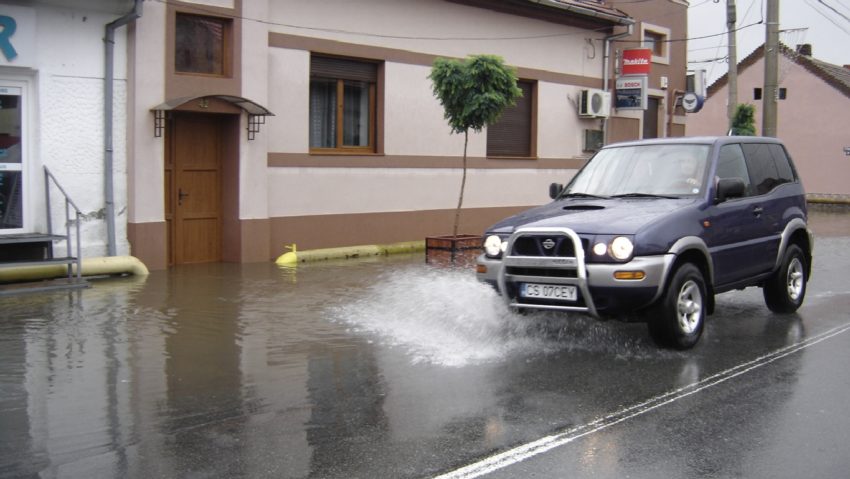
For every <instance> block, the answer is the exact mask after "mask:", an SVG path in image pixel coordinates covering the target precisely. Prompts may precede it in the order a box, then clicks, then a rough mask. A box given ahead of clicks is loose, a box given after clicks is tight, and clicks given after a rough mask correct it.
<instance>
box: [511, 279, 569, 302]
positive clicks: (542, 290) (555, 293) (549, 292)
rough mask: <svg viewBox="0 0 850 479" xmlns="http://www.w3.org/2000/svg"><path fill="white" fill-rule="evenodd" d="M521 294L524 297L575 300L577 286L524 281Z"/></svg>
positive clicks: (520, 290)
mask: <svg viewBox="0 0 850 479" xmlns="http://www.w3.org/2000/svg"><path fill="white" fill-rule="evenodd" d="M519 295H520V296H522V297H523V298H541V299H555V300H560V301H575V300H576V299H577V293H576V287H575V286H569V285H563V284H537V283H522V284H521V286H520V289H519Z"/></svg>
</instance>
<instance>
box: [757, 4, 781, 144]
mask: <svg viewBox="0 0 850 479" xmlns="http://www.w3.org/2000/svg"><path fill="white" fill-rule="evenodd" d="M778 78H779V0H767V29H766V34H765V42H764V96H762V111H761V112H762V120H761V134H762V135H763V136H776V110H777V108H776V94H777V87H778V86H779V85H778V83H779V79H778Z"/></svg>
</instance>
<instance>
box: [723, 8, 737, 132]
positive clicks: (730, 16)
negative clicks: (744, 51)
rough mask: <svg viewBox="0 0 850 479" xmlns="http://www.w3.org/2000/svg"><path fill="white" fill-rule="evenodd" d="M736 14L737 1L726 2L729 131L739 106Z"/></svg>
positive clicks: (727, 112)
mask: <svg viewBox="0 0 850 479" xmlns="http://www.w3.org/2000/svg"><path fill="white" fill-rule="evenodd" d="M737 21H738V19H737V14H736V13H735V0H727V1H726V30H727V32H728V35H729V72H728V73H727V74H726V78H727V79H728V80H729V98H728V100H727V102H728V104H727V105H726V117H727V118H728V119H729V125H728V128H727V129H730V130H731V129H732V123H733V122H734V121H735V108H737V106H738V47H737V45H736V42H735V24H736V23H737Z"/></svg>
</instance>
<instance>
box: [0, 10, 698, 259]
mask: <svg viewBox="0 0 850 479" xmlns="http://www.w3.org/2000/svg"><path fill="white" fill-rule="evenodd" d="M650 3H651V5H643V4H621V3H616V5H617V7H618V8H622V9H623V10H619V9H617V8H613V7H612V6H611V5H612V4H611V3H606V2H603V1H596V0H540V1H537V0H535V1H531V0H492V1H484V0H455V1H444V0H415V1H414V0H399V1H394V2H386V1H380V0H360V1H357V2H351V1H346V0H328V1H323V2H304V1H299V0H250V1H248V0H193V1H179V0H169V1H145V2H142V1H141V0H137V1H135V2H134V1H129V0H111V1H110V0H68V1H59V0H50V1H45V0H40V1H35V2H31V3H27V4H25V5H26V6H21V5H22V4H21V3H20V2H14V5H9V6H7V5H6V3H3V2H2V0H0V9H2V10H0V15H9V16H12V17H14V18H21V19H25V20H24V21H22V22H21V23H20V25H21V26H22V28H20V29H19V30H18V33H17V34H16V36H14V37H12V42H13V44H15V45H16V46H18V47H19V49H20V51H21V52H22V54H21V55H20V57H19V58H18V59H17V60H8V59H6V60H5V61H4V60H3V59H0V83H1V84H0V87H2V86H3V85H11V86H13V87H14V86H16V85H23V87H22V88H23V89H22V90H20V91H22V92H23V93H22V99H21V100H20V102H19V103H18V105H20V108H21V109H20V114H21V118H22V119H23V120H22V121H23V125H24V127H23V130H24V131H23V133H22V134H21V135H19V137H20V138H23V140H22V141H21V145H23V146H24V151H25V153H24V156H23V161H22V162H21V165H19V166H17V167H16V168H17V169H18V170H21V171H22V172H23V175H24V176H26V177H27V179H26V182H27V184H28V185H29V187H28V188H27V189H26V190H25V193H23V194H22V195H21V202H22V204H23V205H24V208H23V210H22V215H21V217H22V222H21V224H20V225H15V227H14V228H6V227H4V229H3V230H2V231H0V234H2V233H10V232H12V233H14V232H27V231H39V230H43V227H44V225H45V223H46V218H44V214H43V213H42V211H43V204H44V200H43V197H44V192H43V184H42V182H41V179H40V178H41V177H40V175H41V168H42V166H49V167H50V168H51V169H52V170H53V171H54V173H56V175H57V177H58V178H59V180H60V181H63V182H64V184H65V186H66V189H67V190H68V192H69V194H70V195H71V197H72V198H73V199H74V200H75V201H77V202H78V203H80V204H81V207H82V209H83V210H84V212H85V213H86V216H85V219H84V231H83V244H84V256H101V255H104V254H105V253H106V251H107V244H111V245H112V246H113V247H114V248H115V250H116V251H117V252H118V253H119V254H126V253H129V254H132V255H134V256H137V257H138V258H140V259H141V260H142V261H143V262H144V263H145V264H146V265H148V267H149V268H151V269H161V268H166V267H168V266H169V265H173V264H183V263H195V262H210V261H231V262H250V261H268V260H270V259H273V258H274V257H276V256H278V255H280V254H281V253H283V252H285V251H286V247H287V246H288V245H291V244H293V243H295V244H297V245H298V248H299V249H312V248H322V247H333V246H345V245H356V244H371V243H390V242H395V241H407V240H418V239H423V238H424V237H425V236H427V235H434V234H445V233H448V232H449V231H450V229H451V225H452V217H453V210H454V207H455V205H456V202H457V193H458V189H459V186H460V157H461V155H462V152H463V137H462V136H461V135H451V134H450V129H449V127H448V125H447V123H446V121H445V119H444V118H443V111H442V108H441V106H440V104H439V102H438V101H437V100H436V99H435V98H434V95H433V93H432V91H431V83H430V81H429V80H428V78H427V76H428V73H429V72H430V67H431V64H432V62H433V61H434V59H435V58H437V57H438V56H448V57H456V58H463V57H466V56H468V55H471V54H478V53H489V54H496V55H499V56H501V57H503V58H504V59H505V61H506V63H508V64H509V65H511V66H514V67H516V68H517V71H518V76H519V78H520V87H521V88H522V89H523V92H524V97H523V99H522V100H520V101H519V103H518V104H517V105H516V106H515V107H511V108H510V109H508V110H507V111H506V112H505V115H504V116H503V118H502V119H501V120H500V122H499V124H497V125H494V126H493V127H492V128H490V129H489V130H485V131H483V132H481V133H480V134H472V135H470V140H469V156H470V170H469V179H468V184H467V190H466V197H465V200H464V211H463V215H462V219H461V232H464V233H479V232H480V231H482V230H483V229H484V228H485V227H486V226H487V225H489V224H491V223H492V222H494V221H496V220H497V219H499V218H502V217H504V216H506V215H508V214H511V213H513V212H515V211H518V210H520V209H524V208H527V207H529V206H533V205H537V204H540V203H542V202H545V201H546V200H547V192H548V185H549V183H551V182H553V181H559V182H564V181H567V180H569V178H570V177H571V176H572V175H573V174H574V173H575V171H577V169H578V168H580V167H581V166H582V165H583V164H584V162H585V161H586V159H587V157H588V156H589V155H590V154H591V153H592V151H593V149H594V148H595V146H594V145H592V144H590V143H589V142H588V140H587V139H588V138H590V137H592V136H593V134H596V135H598V134H599V133H601V132H603V131H604V132H607V133H606V134H605V135H604V136H602V137H603V138H607V141H608V142H610V141H617V140H626V139H635V138H640V137H647V136H675V135H682V134H684V116H683V114H682V113H681V111H678V112H677V111H676V110H675V109H674V108H672V105H674V104H675V100H676V98H677V95H679V94H681V93H682V90H684V84H685V72H686V62H685V51H686V47H685V43H684V42H678V41H670V40H677V39H681V38H685V37H686V36H687V32H686V30H685V27H684V25H686V23H687V22H686V17H687V2H684V1H681V0H659V1H656V2H650ZM142 5H143V8H141V7H142ZM7 12H8V13H7ZM131 13H133V15H130V14H131ZM125 14H126V15H129V16H127V17H125V20H126V24H125V21H124V20H121V21H119V24H118V25H116V28H115V43H114V46H115V48H114V49H115V57H114V60H115V62H114V63H115V81H114V82H113V83H112V86H113V90H114V93H115V95H114V96H115V101H114V102H113V104H114V121H113V122H112V131H113V133H114V134H113V137H114V138H113V139H114V147H113V148H112V149H111V151H109V152H107V151H105V148H104V137H105V133H104V132H105V125H104V111H105V110H104V91H105V90H104V82H103V78H104V67H103V65H104V57H105V53H104V43H103V40H102V39H103V37H104V26H105V24H107V23H109V22H112V21H115V20H116V19H118V18H119V17H120V16H122V15H125ZM139 15H140V16H139ZM135 16H138V18H134V17H135ZM641 19H643V20H641ZM24 26H25V27H26V28H23V27H24ZM21 33H23V34H21ZM19 34H21V35H19ZM638 46H648V47H650V48H651V49H652V50H653V56H652V67H653V69H652V73H651V74H650V76H649V84H648V87H649V89H648V91H649V98H650V105H651V107H650V109H649V110H648V111H646V112H643V111H620V112H617V111H611V112H610V113H611V115H610V117H608V116H607V115H606V113H608V111H607V109H606V110H605V111H603V112H602V114H601V115H598V116H596V117H593V116H588V115H579V105H578V102H579V97H580V95H581V92H582V91H583V90H588V89H593V90H605V89H609V90H610V89H613V85H614V78H615V76H616V73H617V71H618V68H619V67H618V63H617V59H618V58H619V57H620V55H621V52H622V50H623V49H626V48H634V47H638ZM24 53H27V55H24ZM606 56H607V58H608V62H607V66H606V62H605V59H606ZM21 58H28V60H27V61H25V62H22V61H20V59H21ZM605 75H607V76H608V77H609V78H610V81H609V82H607V84H606V82H604V81H603V77H604V76H605ZM16 91H18V90H16ZM0 93H2V92H0ZM0 123H3V125H8V124H9V123H8V122H4V120H3V119H2V117H0ZM0 133H3V131H0ZM11 136H12V137H14V132H12V134H11ZM596 138H599V136H596ZM0 140H2V138H0ZM7 150H8V149H7ZM108 154H111V155H113V156H114V168H113V173H114V181H113V183H114V185H113V186H114V190H115V199H114V213H113V214H111V215H110V213H109V209H107V208H105V207H104V204H105V199H104V198H105V195H104V193H103V191H104V187H103V185H104V182H105V180H104V177H105V176H106V175H105V169H104V158H105V157H106V156H107V155H108ZM110 217H111V218H114V219H115V225H116V228H115V230H116V239H115V240H114V241H110V240H109V239H108V237H107V236H108V235H107V234H106V231H107V228H106V224H107V223H108V219H109V218H110Z"/></svg>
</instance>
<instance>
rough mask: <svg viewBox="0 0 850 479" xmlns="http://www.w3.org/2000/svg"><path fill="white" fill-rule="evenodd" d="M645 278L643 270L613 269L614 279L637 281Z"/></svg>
mask: <svg viewBox="0 0 850 479" xmlns="http://www.w3.org/2000/svg"><path fill="white" fill-rule="evenodd" d="M643 278H646V273H645V272H643V271H615V272H614V279H621V280H631V281H638V280H641V279H643Z"/></svg>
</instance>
